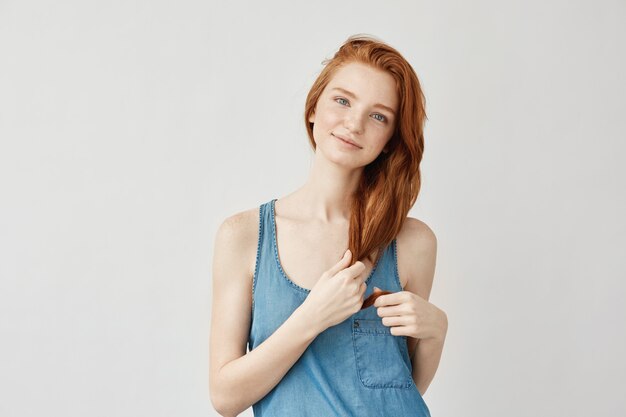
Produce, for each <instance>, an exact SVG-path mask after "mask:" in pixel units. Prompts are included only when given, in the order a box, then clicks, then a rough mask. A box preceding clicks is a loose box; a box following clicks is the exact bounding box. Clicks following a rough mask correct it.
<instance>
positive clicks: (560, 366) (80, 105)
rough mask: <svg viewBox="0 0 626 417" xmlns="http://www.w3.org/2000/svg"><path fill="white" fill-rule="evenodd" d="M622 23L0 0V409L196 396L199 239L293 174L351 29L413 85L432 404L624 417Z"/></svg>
mask: <svg viewBox="0 0 626 417" xmlns="http://www.w3.org/2000/svg"><path fill="white" fill-rule="evenodd" d="M625 20H626V4H625V3H624V2H623V1H600V2H593V3H592V2H582V1H574V2H572V1H549V2H545V1H508V2H498V1H475V2H461V1H459V2H451V1H432V2H424V1H419V2H413V1H402V2H387V3H385V2H371V1H347V2H331V1H326V2H320V1H317V2H309V3H308V5H307V6H303V5H296V4H295V3H294V2H287V1H282V2H277V1H275V2H249V4H247V5H242V4H241V2H236V3H235V2H233V3H231V4H227V5H224V4H221V3H219V4H218V3H214V2H204V1H178V2H164V1H138V2H121V1H118V2H104V1H103V2H94V1H87V2H85V1H65V2H60V3H59V2H56V3H50V2H44V1H31V2H17V1H6V0H4V1H0V275H1V279H0V337H1V343H0V369H1V371H0V392H1V393H2V395H0V415H2V416H3V417H16V416H20V417H22V416H41V415H46V416H50V417H52V416H55V417H56V416H59V417H72V416H77V417H78V416H84V415H88V416H93V417H96V416H103V417H104V416H107V417H110V416H148V415H150V416H154V417H157V416H164V417H165V416H168V417H169V416H172V415H179V416H206V415H217V413H215V412H214V411H213V408H212V406H211V404H210V402H209V398H208V377H207V372H208V331H209V322H210V311H211V306H210V302H211V297H212V294H211V256H212V250H213V247H212V245H213V239H214V236H215V232H216V230H217V227H218V226H219V224H220V223H221V221H222V220H223V219H224V218H225V217H227V216H229V215H231V214H233V213H235V212H237V211H241V210H244V209H248V208H252V207H256V206H258V205H259V204H261V203H262V202H265V201H268V200H269V199H271V198H274V197H280V196H282V195H285V194H287V193H288V192H290V191H292V190H294V189H295V188H296V187H298V186H299V185H300V184H301V183H302V182H303V181H304V180H305V178H306V176H307V174H308V169H309V164H310V161H311V151H310V149H309V145H308V140H307V138H306V134H305V130H304V125H303V117H302V111H303V104H304V98H305V95H306V93H307V91H308V88H309V87H310V85H311V83H312V81H313V79H314V78H315V76H316V75H317V73H318V72H319V70H320V69H321V65H320V63H321V61H322V59H324V58H326V57H330V56H331V55H332V53H333V52H334V51H335V50H336V49H337V48H338V46H339V45H340V44H341V43H342V42H343V41H344V40H345V39H346V38H347V37H348V36H349V35H351V34H353V33H362V32H364V33H369V34H373V35H375V36H377V37H379V38H381V39H383V40H385V41H387V42H389V43H390V44H391V45H392V46H394V47H396V48H397V49H399V50H400V51H401V52H402V53H403V54H404V55H405V57H406V58H407V59H408V60H409V61H410V62H411V63H412V65H413V66H414V68H415V70H416V72H417V73H418V76H419V77H420V81H421V82H422V85H423V88H424V91H425V94H426V99H427V106H428V107H427V114H428V118H429V119H428V121H427V124H426V152H425V155H424V161H423V165H422V172H423V180H424V184H423V188H422V193H421V194H420V196H419V199H418V202H417V204H416V206H415V207H414V209H413V210H412V212H411V215H412V216H414V217H417V218H420V219H422V220H423V221H425V222H426V223H427V224H429V226H430V227H431V228H432V229H433V230H434V231H435V233H436V235H437V237H438V241H439V250H438V262H437V271H436V274H435V283H434V287H433V291H432V295H431V299H430V301H431V302H432V303H434V304H436V305H437V306H439V307H440V308H442V309H443V310H445V311H446V312H447V313H448V317H449V321H450V326H449V330H448V337H447V340H446V345H445V347H444V352H443V356H442V361H441V364H440V367H439V370H438V373H437V375H436V376H435V379H434V381H433V383H432V384H431V386H430V388H429V389H428V391H427V393H426V394H425V397H424V398H425V400H426V402H427V404H428V405H429V407H430V409H431V412H432V413H433V416H437V417H446V416H450V417H452V416H460V415H464V416H481V417H486V416H493V417H500V416H508V417H518V416H519V417H522V416H524V417H525V416H529V415H533V416H564V415H567V416H572V417H574V416H580V417H582V416H587V415H594V416H606V417H612V416H615V415H618V414H623V412H624V409H626V401H625V400H624V395H623V392H624V390H625V389H626V383H625V382H624V375H625V374H626V360H625V359H624V355H623V352H625V351H626V340H625V335H624V332H623V328H624V320H623V318H624V317H626V307H625V303H624V301H623V299H624V296H625V295H626V284H625V283H624V281H625V280H624V278H626V256H624V253H625V252H626V242H625V241H626V221H625V220H624V217H623V216H624V213H626V198H625V193H624V189H626V168H624V165H623V164H620V162H622V161H623V160H624V154H625V153H626V145H625V139H626V138H625V134H624V131H626V122H625V121H624V115H623V113H624V110H626V106H625V104H626V99H625V98H624V97H625V96H626V82H625V81H624V74H625V73H626V60H625V57H624V50H625V48H624V39H626V27H625V26H624V25H623V22H624V21H625ZM242 415H247V416H251V415H252V413H251V410H248V411H247V412H246V413H244V414H242Z"/></svg>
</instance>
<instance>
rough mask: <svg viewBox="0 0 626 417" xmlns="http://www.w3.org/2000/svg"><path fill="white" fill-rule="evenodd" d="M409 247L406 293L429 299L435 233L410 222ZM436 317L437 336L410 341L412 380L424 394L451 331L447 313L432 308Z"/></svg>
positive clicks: (417, 221)
mask: <svg viewBox="0 0 626 417" xmlns="http://www.w3.org/2000/svg"><path fill="white" fill-rule="evenodd" d="M407 220H408V221H407V223H408V224H407V226H408V227H407V233H406V235H405V236H406V238H405V239H406V246H405V247H406V248H408V251H409V253H408V254H407V258H406V259H408V261H407V263H406V265H407V268H406V269H405V271H406V275H407V278H408V279H407V284H406V287H405V288H404V290H406V291H410V292H412V293H415V294H417V295H419V296H420V297H422V298H423V299H425V300H427V301H428V299H429V297H430V292H431V289H432V285H433V280H434V275H435V264H436V259H437V238H436V236H435V234H434V233H433V231H432V230H431V229H430V228H429V227H428V226H427V225H426V224H425V223H423V222H421V221H419V220H417V219H413V218H409V219H407ZM432 307H433V308H434V311H435V316H436V318H437V319H436V325H435V326H434V327H436V329H437V331H435V332H434V334H435V336H434V337H431V338H428V339H415V338H413V337H408V338H407V344H408V347H409V353H410V357H411V364H412V365H413V380H414V381H415V385H416V386H417V389H418V390H419V391H420V393H421V394H422V395H424V394H425V393H426V390H427V389H428V386H429V385H430V383H431V382H432V380H433V378H434V377H435V373H436V372H437V368H438V367H439V362H440V359H441V354H442V352H443V345H444V341H445V337H446V333H447V330H448V317H447V315H446V313H445V312H444V311H443V310H441V309H439V308H437V307H436V306H434V305H433V306H432Z"/></svg>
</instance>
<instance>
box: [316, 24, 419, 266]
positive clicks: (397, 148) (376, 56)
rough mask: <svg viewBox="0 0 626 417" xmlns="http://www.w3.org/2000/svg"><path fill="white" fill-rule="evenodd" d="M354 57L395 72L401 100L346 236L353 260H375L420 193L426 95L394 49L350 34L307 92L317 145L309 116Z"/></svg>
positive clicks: (366, 169) (368, 170) (354, 203)
mask: <svg viewBox="0 0 626 417" xmlns="http://www.w3.org/2000/svg"><path fill="white" fill-rule="evenodd" d="M351 62H359V63H364V64H368V65H371V66H372V67H374V68H377V69H380V70H383V71H386V72H388V73H389V74H391V75H392V76H393V78H394V79H395V82H396V92H397V94H398V98H399V103H400V104H399V109H398V115H397V120H396V125H395V128H394V132H393V134H392V137H391V139H390V140H389V142H388V143H387V145H386V146H385V148H386V149H388V152H387V153H384V152H381V154H380V155H379V156H378V157H377V158H376V159H375V160H374V161H372V162H371V163H369V164H368V165H366V166H365V167H364V169H363V175H362V176H361V179H360V182H359V185H358V187H357V190H356V192H355V193H354V195H353V197H352V205H351V215H350V231H349V240H348V243H349V248H350V250H351V252H352V262H351V263H352V264H353V263H354V262H356V261H357V260H359V259H361V258H362V257H367V258H368V259H369V260H370V261H371V262H372V263H373V264H376V263H377V262H378V260H379V258H380V256H381V255H382V249H383V248H385V247H386V246H387V245H388V244H389V243H391V241H392V240H393V239H394V238H395V237H396V236H397V235H398V233H399V232H400V230H401V229H402V225H403V224H404V221H405V219H406V217H407V215H408V212H409V210H410V209H411V207H412V206H413V204H415V201H416V200H417V195H418V194H419V190H420V186H421V175H420V169H419V166H420V162H421V160H422V154H423V153H424V123H425V120H426V119H427V117H426V111H425V102H426V100H425V98H424V94H423V93H422V89H421V87H420V83H419V80H418V78H417V75H416V74H415V71H414V70H413V68H412V67H411V65H410V64H409V63H408V62H407V61H406V59H404V57H403V56H402V55H401V54H400V53H399V52H398V51H397V50H396V49H394V48H392V47H391V46H389V45H387V44H385V43H384V42H382V41H380V40H377V39H375V38H374V37H372V36H368V35H353V36H350V37H349V38H348V39H347V40H346V41H345V42H344V43H343V45H341V47H340V48H339V50H338V51H337V52H336V53H335V55H334V56H333V58H332V59H325V60H324V61H322V64H323V65H325V66H324V69H323V70H322V72H321V73H320V75H319V76H318V77H317V79H316V80H315V82H314V83H313V86H312V87H311V90H310V91H309V94H308V95H307V98H306V104H305V110H304V121H305V125H306V129H307V133H308V136H309V141H310V144H311V146H312V148H313V150H315V148H316V146H315V140H314V139H313V123H310V122H309V118H310V116H311V115H312V114H313V112H314V111H315V107H316V105H317V101H318V99H319V97H320V95H321V94H322V92H323V91H324V88H326V86H327V85H328V83H329V82H330V80H331V79H332V77H333V75H334V74H335V72H336V71H337V69H339V68H340V67H341V66H343V65H346V64H348V63H351Z"/></svg>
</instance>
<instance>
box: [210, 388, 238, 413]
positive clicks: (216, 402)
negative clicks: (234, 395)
mask: <svg viewBox="0 0 626 417" xmlns="http://www.w3.org/2000/svg"><path fill="white" fill-rule="evenodd" d="M217 391H218V390H217V389H215V388H211V390H210V393H209V396H210V398H211V405H213V408H214V409H215V411H217V413H218V414H219V415H220V416H222V417H236V416H238V415H239V413H238V412H236V411H235V410H233V409H232V407H233V404H232V403H231V404H229V402H228V398H227V397H226V396H225V395H220V394H219V393H218V392H217Z"/></svg>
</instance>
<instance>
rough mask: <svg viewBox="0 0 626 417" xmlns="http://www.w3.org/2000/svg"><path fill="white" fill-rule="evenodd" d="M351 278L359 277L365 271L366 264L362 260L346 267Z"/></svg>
mask: <svg viewBox="0 0 626 417" xmlns="http://www.w3.org/2000/svg"><path fill="white" fill-rule="evenodd" d="M345 271H346V273H347V274H348V275H349V276H350V278H358V277H359V276H361V275H362V274H363V271H365V264H364V263H363V262H361V261H356V262H355V263H354V265H352V266H350V267H348V268H346V269H345Z"/></svg>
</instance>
